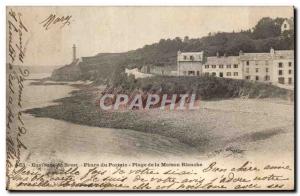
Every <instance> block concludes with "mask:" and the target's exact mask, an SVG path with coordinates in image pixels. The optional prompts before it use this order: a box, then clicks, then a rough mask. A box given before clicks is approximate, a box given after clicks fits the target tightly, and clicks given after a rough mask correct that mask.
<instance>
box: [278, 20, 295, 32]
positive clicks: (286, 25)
mask: <svg viewBox="0 0 300 196" xmlns="http://www.w3.org/2000/svg"><path fill="white" fill-rule="evenodd" d="M293 29H294V18H290V19H285V20H284V21H283V23H282V25H281V33H283V32H284V31H288V30H293Z"/></svg>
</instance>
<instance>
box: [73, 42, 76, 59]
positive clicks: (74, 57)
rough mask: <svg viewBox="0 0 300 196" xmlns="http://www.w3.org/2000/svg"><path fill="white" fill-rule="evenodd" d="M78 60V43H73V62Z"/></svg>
mask: <svg viewBox="0 0 300 196" xmlns="http://www.w3.org/2000/svg"><path fill="white" fill-rule="evenodd" d="M75 61H76V45H75V44H73V62H75Z"/></svg>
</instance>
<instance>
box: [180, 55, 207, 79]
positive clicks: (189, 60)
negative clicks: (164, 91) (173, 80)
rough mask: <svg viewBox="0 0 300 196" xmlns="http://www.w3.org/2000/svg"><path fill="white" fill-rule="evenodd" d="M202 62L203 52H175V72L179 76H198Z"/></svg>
mask: <svg viewBox="0 0 300 196" xmlns="http://www.w3.org/2000/svg"><path fill="white" fill-rule="evenodd" d="M203 63H204V52H203V51H202V52H180V51H178V53H177V72H178V75H179V76H200V74H201V73H202V65H203Z"/></svg>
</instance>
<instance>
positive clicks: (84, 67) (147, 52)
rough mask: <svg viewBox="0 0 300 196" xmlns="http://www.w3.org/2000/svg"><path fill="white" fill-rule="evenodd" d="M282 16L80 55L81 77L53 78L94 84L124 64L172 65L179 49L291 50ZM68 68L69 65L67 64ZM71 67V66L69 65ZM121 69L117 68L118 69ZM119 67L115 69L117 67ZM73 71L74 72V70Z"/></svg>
mask: <svg viewBox="0 0 300 196" xmlns="http://www.w3.org/2000/svg"><path fill="white" fill-rule="evenodd" d="M283 20H284V19H283V18H276V19H271V18H262V19H261V20H260V21H259V22H258V23H257V25H256V26H255V27H254V28H253V29H252V30H246V31H241V32H230V33H228V32H219V33H215V34H212V33H209V35H207V36H204V37H202V38H193V39H190V38H189V37H187V36H186V37H184V39H181V38H179V37H176V38H174V39H161V40H160V41H159V42H157V43H154V44H151V45H145V46H144V47H142V48H139V49H137V50H132V51H128V52H125V53H103V54H101V53H100V54H98V55H96V56H93V57H83V61H82V62H80V63H79V68H80V77H79V76H78V75H77V74H76V75H71V74H70V73H67V72H68V69H67V68H66V69H61V71H55V72H54V73H53V75H52V76H53V77H52V79H53V80H63V79H64V78H63V77H60V75H61V76H62V75H63V74H64V73H66V74H68V79H69V80H78V79H81V80H92V81H95V82H97V83H103V82H107V81H108V80H109V79H110V78H112V77H113V76H114V72H115V71H121V70H123V69H124V68H125V67H129V68H135V67H141V66H143V65H158V66H166V65H168V66H170V65H171V66H175V65H176V56H177V52H178V51H179V50H181V51H183V52H192V51H205V53H206V55H207V56H214V55H216V53H217V52H219V54H220V55H223V54H226V55H238V53H239V51H240V50H242V51H244V52H268V51H269V50H270V48H271V47H273V48H274V49H275V50H286V49H294V32H293V31H287V32H285V33H283V34H281V32H280V25H281V23H282V21H283ZM67 67H68V66H67ZM69 67H70V69H72V68H71V67H72V66H69ZM120 67H121V68H122V69H119V68H120ZM117 68H118V69H117ZM75 73H76V72H75Z"/></svg>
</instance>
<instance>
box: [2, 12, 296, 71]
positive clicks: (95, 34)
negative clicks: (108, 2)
mask: <svg viewBox="0 0 300 196" xmlns="http://www.w3.org/2000/svg"><path fill="white" fill-rule="evenodd" d="M7 9H8V10H9V9H13V10H14V11H17V12H20V13H21V14H22V20H23V23H24V24H25V25H26V27H27V28H28V30H29V31H28V33H27V34H26V35H24V39H26V42H25V43H26V54H25V59H24V64H26V65H48V66H49V65H64V64H68V63H70V62H71V61H72V46H73V44H76V46H77V57H82V56H93V55H96V54H97V53H104V52H126V51H129V50H134V49H137V48H141V47H143V46H144V45H145V44H152V43H155V42H158V41H159V40H160V39H162V38H164V39H167V38H171V39H172V38H175V37H181V38H183V37H184V36H189V37H190V38H200V37H202V36H206V35H207V34H208V33H209V32H218V31H220V32H232V31H235V32H238V31H240V30H247V29H249V28H253V27H254V26H255V24H256V23H257V22H258V21H259V20H260V19H261V18H262V17H271V18H276V17H284V18H290V17H292V16H293V8H292V7H8V8H7ZM50 14H55V15H56V16H58V17H62V16H65V17H66V16H72V17H71V19H70V24H69V25H65V26H64V27H63V28H61V26H60V25H61V24H60V23H57V24H52V25H51V26H49V29H48V30H45V28H44V27H43V25H42V24H40V23H41V22H42V21H43V20H45V19H46V18H47V17H48V16H49V15H50Z"/></svg>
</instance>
